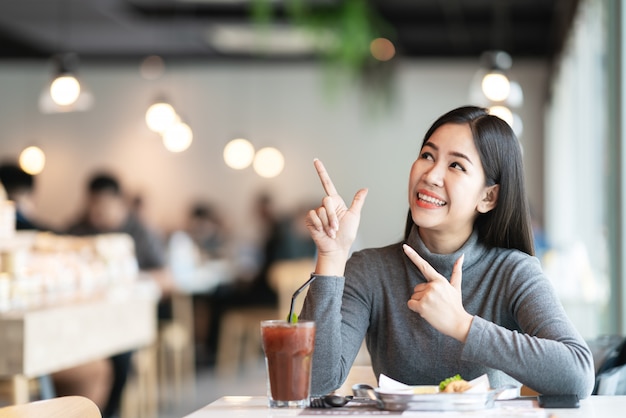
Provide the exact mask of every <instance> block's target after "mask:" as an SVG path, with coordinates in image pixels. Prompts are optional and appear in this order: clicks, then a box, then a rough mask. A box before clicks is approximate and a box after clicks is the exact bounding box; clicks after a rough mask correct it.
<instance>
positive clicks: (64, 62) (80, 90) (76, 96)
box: [39, 54, 93, 113]
mask: <svg viewBox="0 0 626 418" xmlns="http://www.w3.org/2000/svg"><path fill="white" fill-rule="evenodd" d="M54 66H55V73H54V74H55V76H54V79H53V80H52V81H51V83H50V85H49V86H47V87H46V89H44V91H43V92H42V94H41V96H40V98H39V108H40V110H41V111H42V112H44V113H58V112H71V111H82V110H88V109H89V108H91V106H92V104H93V97H92V95H91V93H90V92H88V91H87V89H85V87H84V86H83V85H82V83H81V82H80V81H79V79H78V77H77V76H76V72H75V71H76V68H77V67H78V57H77V55H76V54H62V55H58V56H55V57H54Z"/></svg>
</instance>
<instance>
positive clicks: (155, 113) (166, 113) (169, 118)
mask: <svg viewBox="0 0 626 418" xmlns="http://www.w3.org/2000/svg"><path fill="white" fill-rule="evenodd" d="M177 122H180V117H179V116H178V115H177V114H176V110H174V107H173V106H172V105H171V104H169V103H167V102H165V101H158V102H156V103H154V104H153V105H151V106H150V107H149V108H148V110H147V111H146V125H148V128H150V130H151V131H154V132H157V133H163V132H165V131H166V130H168V129H169V128H170V127H172V126H173V125H174V124H176V123H177Z"/></svg>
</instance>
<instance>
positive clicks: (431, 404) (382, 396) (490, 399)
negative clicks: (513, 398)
mask: <svg viewBox="0 0 626 418" xmlns="http://www.w3.org/2000/svg"><path fill="white" fill-rule="evenodd" d="M375 391H376V396H378V399H379V400H380V402H381V406H382V408H383V409H385V410H388V411H475V410H480V409H487V408H492V407H493V404H494V401H495V399H496V396H497V395H498V393H500V392H501V391H500V390H490V391H487V392H482V393H444V392H440V393H429V394H419V393H415V392H414V389H413V388H406V389H394V390H391V391H389V390H381V389H379V388H377V389H375Z"/></svg>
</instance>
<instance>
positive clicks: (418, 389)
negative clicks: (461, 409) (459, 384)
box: [412, 385, 439, 395]
mask: <svg viewBox="0 0 626 418" xmlns="http://www.w3.org/2000/svg"><path fill="white" fill-rule="evenodd" d="M412 389H413V393H414V394H416V395H425V394H431V393H438V392H439V386H434V385H433V386H413V387H412Z"/></svg>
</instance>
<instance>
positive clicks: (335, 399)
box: [310, 394, 353, 408]
mask: <svg viewBox="0 0 626 418" xmlns="http://www.w3.org/2000/svg"><path fill="white" fill-rule="evenodd" d="M352 398H353V397H352V396H341V395H332V394H331V395H324V396H318V397H313V398H311V401H310V405H311V408H331V407H332V408H338V407H342V406H345V405H346V404H347V403H348V402H350V401H351V400H352Z"/></svg>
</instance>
